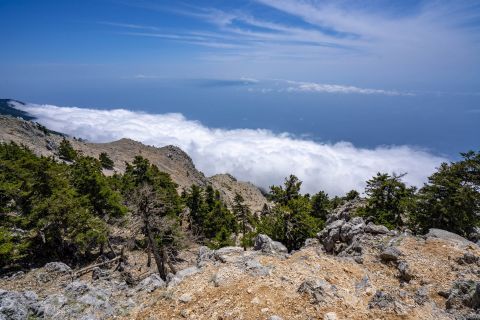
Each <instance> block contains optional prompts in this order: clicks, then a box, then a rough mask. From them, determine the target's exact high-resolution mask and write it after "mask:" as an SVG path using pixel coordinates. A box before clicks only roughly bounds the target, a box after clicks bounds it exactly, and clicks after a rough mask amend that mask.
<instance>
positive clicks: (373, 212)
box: [359, 173, 415, 229]
mask: <svg viewBox="0 0 480 320" xmlns="http://www.w3.org/2000/svg"><path fill="white" fill-rule="evenodd" d="M403 176H404V175H395V174H393V175H389V174H387V173H377V175H376V176H375V177H373V178H372V179H370V180H368V181H367V186H366V188H365V193H366V194H367V196H368V199H367V205H366V207H365V208H362V209H360V211H359V214H360V215H361V216H366V217H372V218H373V220H374V222H375V223H377V224H383V225H385V226H386V227H388V228H390V229H393V228H395V227H401V226H403V225H404V219H405V217H407V216H408V215H409V214H410V212H412V210H414V204H415V198H414V195H415V188H413V187H411V188H409V187H407V186H406V185H405V183H403V182H402V177H403Z"/></svg>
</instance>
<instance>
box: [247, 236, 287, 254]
mask: <svg viewBox="0 0 480 320" xmlns="http://www.w3.org/2000/svg"><path fill="white" fill-rule="evenodd" d="M253 249H254V250H256V251H261V252H263V253H266V254H286V253H288V250H287V247H285V246H284V245H283V244H281V243H280V242H278V241H273V240H272V239H270V237H269V236H267V235H264V234H259V235H257V236H256V237H255V239H254V245H253Z"/></svg>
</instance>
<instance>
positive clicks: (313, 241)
mask: <svg viewBox="0 0 480 320" xmlns="http://www.w3.org/2000/svg"><path fill="white" fill-rule="evenodd" d="M319 245H320V241H318V239H315V238H308V239H307V240H305V244H304V245H303V246H304V247H316V246H319Z"/></svg>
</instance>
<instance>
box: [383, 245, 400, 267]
mask: <svg viewBox="0 0 480 320" xmlns="http://www.w3.org/2000/svg"><path fill="white" fill-rule="evenodd" d="M401 256H402V252H401V251H400V250H398V249H397V248H396V247H387V248H386V249H385V250H383V251H382V252H381V253H380V259H381V260H382V261H383V262H385V263H387V262H394V263H396V262H397V261H398V259H400V257H401Z"/></svg>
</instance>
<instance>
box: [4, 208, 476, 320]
mask: <svg viewBox="0 0 480 320" xmlns="http://www.w3.org/2000/svg"><path fill="white" fill-rule="evenodd" d="M354 207H355V203H353V204H352V203H347V204H346V205H345V206H344V207H342V208H340V209H339V210H337V211H336V213H335V214H333V215H332V216H331V217H330V219H329V224H328V225H327V227H326V229H325V230H324V231H322V232H321V233H320V234H319V235H318V239H309V240H307V242H306V244H305V246H304V247H303V248H302V249H301V250H298V251H296V252H291V253H287V251H286V248H285V247H284V246H283V245H282V244H280V243H277V242H274V241H271V240H270V239H269V238H268V237H266V236H259V237H257V239H256V242H255V247H254V248H252V249H251V250H248V251H245V252H244V251H243V249H242V248H239V247H227V248H222V249H219V250H216V251H211V250H209V249H208V248H206V247H200V248H191V249H190V250H189V251H188V252H184V253H183V255H182V257H181V259H180V260H179V265H178V267H179V269H180V270H181V271H179V272H177V274H175V275H173V274H171V275H169V278H168V279H167V281H163V280H161V279H160V278H159V277H158V276H157V275H156V274H155V273H154V269H152V268H150V269H149V268H146V267H145V256H144V255H142V253H141V252H136V251H132V252H129V253H128V255H129V259H128V261H129V262H128V264H127V265H126V266H125V269H126V270H129V271H130V274H131V275H133V276H129V277H126V276H125V271H123V272H120V271H118V270H117V271H114V268H115V264H112V265H110V266H105V267H104V268H103V269H101V268H96V269H93V271H91V272H88V273H85V274H84V275H82V276H80V277H76V276H74V272H72V271H71V270H69V267H68V266H65V265H63V264H61V263H53V264H48V265H46V266H45V267H43V268H40V269H37V270H32V271H30V272H28V273H26V274H22V273H20V274H16V275H12V276H9V277H6V278H4V279H1V280H0V287H1V288H2V290H0V319H34V315H36V316H37V317H38V318H43V317H44V318H48V319H108V318H112V319H271V320H275V319H276V320H278V319H330V320H331V319H480V314H479V313H478V312H477V309H479V308H480V265H479V255H480V248H479V247H478V246H477V245H476V244H474V243H472V242H470V241H468V240H466V239H464V238H461V237H459V236H458V235H455V234H452V233H449V232H446V231H443V230H438V229H436V230H431V231H430V233H429V234H427V235H426V236H422V237H418V236H413V235H410V234H408V233H398V232H394V231H389V230H388V229H386V228H385V227H383V226H378V225H374V224H372V223H366V222H365V221H363V219H361V218H358V217H350V216H349V212H351V210H352V208H354ZM180 262H181V263H180ZM12 314H16V315H18V316H17V317H14V316H12ZM2 315H3V318H2ZM28 316H30V318H28Z"/></svg>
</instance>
